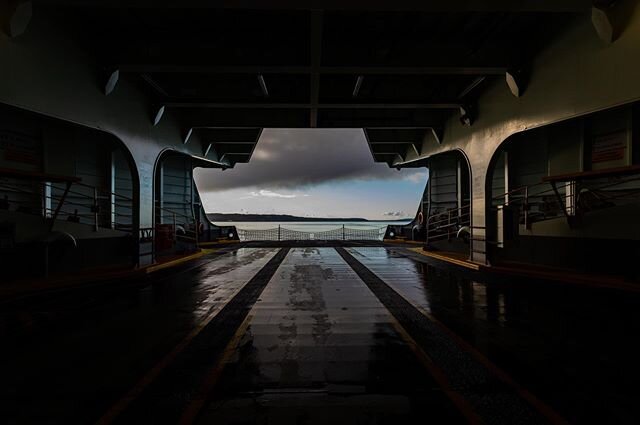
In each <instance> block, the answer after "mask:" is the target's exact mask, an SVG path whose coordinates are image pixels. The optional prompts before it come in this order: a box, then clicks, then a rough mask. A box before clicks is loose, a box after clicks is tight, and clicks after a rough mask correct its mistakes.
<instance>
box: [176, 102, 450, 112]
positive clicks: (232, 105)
mask: <svg viewBox="0 0 640 425" xmlns="http://www.w3.org/2000/svg"><path fill="white" fill-rule="evenodd" d="M164 105H165V106H166V107H168V108H203V109H218V108H219V109H310V108H312V109H313V108H315V109H316V110H317V109H458V108H460V106H461V105H462V104H461V103H456V102H442V103H439V102H436V103H317V104H315V105H314V104H311V103H218V102H166V103H164Z"/></svg>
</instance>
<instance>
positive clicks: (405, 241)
mask: <svg viewBox="0 0 640 425" xmlns="http://www.w3.org/2000/svg"><path fill="white" fill-rule="evenodd" d="M383 242H384V243H408V244H412V245H422V244H424V242H421V241H409V240H403V239H385V240H384V241H383Z"/></svg>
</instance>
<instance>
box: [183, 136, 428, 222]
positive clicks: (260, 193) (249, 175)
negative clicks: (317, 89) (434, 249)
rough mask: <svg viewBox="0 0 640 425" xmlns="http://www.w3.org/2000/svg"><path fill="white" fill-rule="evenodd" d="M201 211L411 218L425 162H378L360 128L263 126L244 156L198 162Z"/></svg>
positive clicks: (423, 180) (422, 182)
mask: <svg viewBox="0 0 640 425" xmlns="http://www.w3.org/2000/svg"><path fill="white" fill-rule="evenodd" d="M194 177H195V181H196V184H197V186H198V190H199V192H200V196H201V198H202V202H203V204H204V207H205V211H206V212H209V213H211V212H216V213H244V214H290V215H295V216H301V217H317V218H329V217H331V218H336V217H339V218H366V219H369V220H390V219H396V218H406V217H410V218H413V217H414V216H415V214H416V212H417V208H418V204H419V202H420V197H421V195H422V192H423V191H424V188H425V185H426V182H427V170H426V169H425V168H417V169H402V170H400V171H398V170H396V169H395V168H389V167H388V166H387V164H385V163H376V162H374V161H373V157H372V156H371V153H370V151H369V147H368V146H367V141H366V139H365V137H364V132H363V131H362V130H361V129H339V130H338V129H265V130H264V131H263V132H262V135H261V137H260V140H259V141H258V144H257V145H256V148H255V151H254V152H253V156H252V158H251V160H250V162H249V163H247V164H236V165H235V167H234V168H232V169H228V170H225V171H222V170H220V169H202V168H199V169H196V171H195V173H194Z"/></svg>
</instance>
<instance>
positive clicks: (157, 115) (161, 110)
mask: <svg viewBox="0 0 640 425" xmlns="http://www.w3.org/2000/svg"><path fill="white" fill-rule="evenodd" d="M155 111H156V113H155V115H154V117H153V125H154V126H155V125H158V123H159V122H160V120H161V119H162V115H164V105H161V106H160V107H158V108H157V109H155Z"/></svg>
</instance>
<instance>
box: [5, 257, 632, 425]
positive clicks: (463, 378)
mask: <svg viewBox="0 0 640 425" xmlns="http://www.w3.org/2000/svg"><path fill="white" fill-rule="evenodd" d="M337 249H338V251H336V250H335V249H333V248H295V249H292V250H291V251H289V253H288V254H287V256H286V257H285V254H286V253H287V250H286V249H284V250H282V251H279V250H278V249H270V248H251V249H249V248H242V249H239V250H237V251H235V252H233V253H228V254H225V255H222V256H219V257H209V258H207V259H206V260H204V261H202V262H200V263H197V264H196V266H197V267H195V268H192V269H189V270H181V271H180V270H178V271H174V272H173V273H171V274H168V275H165V276H164V277H160V278H158V277H156V278H154V279H153V280H152V281H150V282H146V283H148V285H147V286H142V285H131V286H126V285H121V286H116V287H107V286H105V287H103V288H102V289H100V288H94V289H90V290H86V291H75V290H74V291H69V292H65V293H60V294H51V295H50V296H42V297H37V298H34V299H29V300H25V301H24V302H22V301H17V302H15V303H11V304H4V305H2V310H0V336H1V337H2V346H3V349H2V350H0V377H1V379H2V386H1V388H0V418H2V421H1V422H2V423H9V424H13V423H15V424H18V423H19V424H23V423H37V424H40V423H60V424H65V425H67V424H73V423H92V422H94V421H95V419H96V418H97V417H99V416H100V415H101V414H103V413H104V412H105V411H106V410H107V409H108V408H109V407H110V406H112V405H113V403H114V401H115V400H119V399H121V398H122V397H123V395H125V394H127V392H128V391H129V390H130V389H131V388H132V386H133V385H134V384H135V383H136V382H138V381H139V380H140V379H141V378H142V377H143V376H145V374H146V373H147V372H148V371H149V370H150V369H151V368H153V367H154V366H156V365H157V364H158V363H159V360H160V359H163V358H164V356H165V355H166V354H167V353H169V352H170V351H172V350H173V349H174V348H175V347H176V346H177V345H178V344H179V343H180V342H181V341H183V340H184V338H185V335H187V334H189V333H190V332H192V331H193V330H194V329H195V328H198V327H201V329H202V332H201V333H199V334H198V335H197V338H196V339H194V340H193V343H190V344H189V345H188V346H187V348H186V349H185V351H184V352H183V353H182V355H181V356H178V357H176V358H175V359H174V360H173V361H172V362H171V363H169V364H167V365H166V368H165V369H164V372H163V373H164V375H161V378H158V379H157V380H156V381H155V382H153V383H151V384H150V385H149V387H148V388H147V389H146V390H145V393H144V397H137V398H136V401H137V402H139V403H138V404H137V405H136V406H138V407H140V406H142V410H135V409H134V414H133V415H132V416H120V417H118V418H119V419H120V420H121V421H120V422H119V423H143V422H144V420H142V419H144V418H149V417H150V415H149V414H148V413H147V412H148V410H145V408H146V407H147V406H162V405H163V403H164V400H165V399H163V398H161V397H159V396H158V394H159V393H158V392H156V391H157V390H158V388H160V389H162V390H163V391H165V394H166V395H167V397H168V398H167V399H171V400H174V401H175V400H178V401H179V402H180V403H178V404H177V405H176V406H177V407H178V408H179V409H178V410H176V409H174V407H176V406H173V405H172V406H169V407H170V408H171V409H173V410H175V411H174V412H173V413H174V414H175V415H177V417H180V415H181V413H182V410H180V409H182V406H183V405H189V406H191V405H193V404H194V403H193V399H192V396H193V395H194V394H196V395H197V397H201V396H203V397H201V398H200V399H198V400H199V401H201V402H202V404H200V405H199V407H198V410H197V411H198V412H200V413H201V415H200V416H199V417H198V420H199V422H200V423H214V422H215V423H216V424H227V423H229V424H231V423H234V424H236V423H278V424H281V423H283V424H287V423H310V424H313V423H329V422H334V423H336V424H337V423H349V424H351V423H375V424H381V423H382V424H384V423H394V424H395V423H399V422H401V421H405V420H411V421H420V422H423V421H431V422H432V423H459V422H461V421H463V420H464V418H463V417H462V416H461V411H462V410H464V409H460V411H458V410H457V409H459V408H460V404H458V403H456V404H455V405H456V406H457V407H456V408H454V407H453V404H452V402H451V401H450V398H448V397H446V396H445V395H444V394H443V390H442V387H443V386H444V387H446V385H443V384H442V380H441V379H440V378H437V379H436V380H434V379H433V376H437V373H434V370H436V369H439V370H440V372H442V373H443V374H444V375H446V376H444V378H445V380H448V382H449V383H450V384H451V387H450V388H452V389H453V392H456V393H457V394H458V395H461V396H462V397H463V398H465V399H466V400H467V401H468V402H470V403H469V405H470V406H471V407H472V409H473V410H474V411H475V413H479V414H482V415H481V416H482V419H483V420H484V419H486V418H487V417H489V418H493V420H490V421H486V422H487V423H515V422H514V421H513V418H514V417H516V418H518V417H519V418H520V419H522V418H523V417H524V416H518V414H519V413H518V412H519V410H518V409H520V408H518V409H515V410H514V409H513V408H511V410H509V409H508V408H506V407H513V406H515V404H516V403H512V402H511V401H510V400H514V398H513V397H516V399H517V400H519V402H522V400H523V398H522V397H520V396H522V393H521V392H519V390H517V389H516V390H514V389H513V388H514V387H513V386H511V387H510V386H509V385H507V384H505V382H504V380H501V379H499V378H496V376H497V375H496V374H495V369H491V367H488V366H486V364H485V363H482V362H478V360H477V357H474V356H475V354H473V355H471V354H470V352H471V351H472V350H471V349H470V348H469V347H468V345H467V346H465V344H464V343H462V344H461V343H460V341H459V337H461V338H462V339H464V340H465V341H467V342H468V343H469V344H471V345H472V346H474V347H475V348H477V350H478V351H480V352H481V353H483V354H484V356H485V357H486V358H488V359H489V360H490V362H492V363H493V364H495V365H497V366H499V367H500V368H501V369H502V370H504V371H506V372H507V373H508V374H509V375H510V376H511V377H512V378H513V380H515V381H516V382H517V383H518V384H520V385H521V386H522V387H524V388H525V389H527V390H529V391H530V392H531V393H533V394H534V395H535V396H537V397H538V398H539V399H541V400H542V401H544V402H545V403H546V404H547V405H548V406H550V407H551V408H552V409H553V410H555V411H556V412H559V413H560V414H561V415H562V416H564V417H565V418H566V419H567V420H568V421H569V422H570V423H607V424H609V423H618V424H625V423H638V418H640V414H639V413H638V407H637V405H638V403H637V402H638V400H640V394H639V391H638V390H637V381H638V378H639V377H640V365H639V363H638V361H637V359H638V358H640V349H639V348H637V347H636V345H637V344H634V341H635V336H636V335H638V333H639V332H640V320H638V319H640V317H639V316H640V296H639V295H638V294H636V293H630V292H616V291H606V290H601V289H587V288H581V287H570V286H564V285H560V284H557V283H554V284H549V283H545V282H533V281H523V280H518V279H512V280H506V279H502V280H500V281H498V280H491V281H489V280H488V276H481V275H478V274H474V275H473V277H474V279H476V280H475V281H474V280H470V279H469V278H468V277H469V276H470V275H469V274H468V273H462V274H461V273H460V272H459V271H458V270H447V269H441V268H435V267H433V266H430V265H427V263H425V262H421V261H420V260H416V259H413V258H409V257H405V256H403V255H401V254H402V252H403V251H402V250H400V249H397V248H390V249H387V248H383V247H370V248H367V247H357V248H351V249H348V250H347V251H345V250H344V249H343V248H337ZM349 253H350V255H349ZM283 258H284V261H283V262H282V263H280V261H282V259H283ZM390 288H391V289H390ZM385 291H386V292H385ZM258 294H260V295H258ZM398 294H400V295H401V296H402V297H404V299H402V297H400V296H399V295H398ZM256 299H257V300H258V301H256ZM405 299H406V300H409V301H410V303H411V304H413V305H415V306H419V307H420V308H421V309H423V310H424V311H426V313H425V314H426V315H424V314H422V313H420V312H419V311H418V310H416V309H415V308H412V307H411V305H410V304H407V303H406V301H405ZM254 303H255V304H254ZM405 304H407V305H405ZM223 306H224V308H223ZM218 311H220V313H219V314H217V315H216V317H215V319H213V320H212V321H211V322H207V318H211V317H212V316H213V314H214V313H216V312H218ZM247 312H249V316H248V317H247V319H246V320H245V315H246V314H247ZM227 313H228V314H227ZM392 314H393V315H392ZM230 318H231V319H233V320H231V319H230ZM203 323H205V324H206V323H208V325H207V326H204V325H203ZM240 323H242V325H240V327H238V326H239V324H240ZM442 324H443V325H444V327H442ZM236 330H237V331H236ZM234 332H235V334H236V335H235V337H233V338H232V336H233V333H234ZM454 333H455V335H454ZM456 335H457V336H456ZM214 340H215V344H213V342H212V341H214ZM218 340H219V341H218ZM411 341H414V342H411ZM414 343H415V344H414ZM209 345H210V346H211V347H209ZM212 347H213V349H212ZM225 347H228V348H230V349H229V350H228V351H225V350H224V348H225ZM416 347H418V348H416ZM420 350H423V353H426V355H427V356H428V357H429V358H430V359H431V361H432V365H431V366H430V368H429V369H428V370H429V371H430V372H427V369H426V368H425V362H424V358H422V357H420V352H419V351H420ZM220 353H224V354H225V355H224V356H220ZM194 359H198V362H195V361H194ZM220 359H222V361H220ZM196 363H198V365H199V366H198V368H196V367H195V366H194V365H195V364H196ZM434 365H435V369H434ZM219 366H224V368H221V367H219ZM210 370H214V371H215V370H220V371H221V374H219V375H217V378H216V381H215V384H214V385H211V386H210V387H208V386H206V385H204V386H202V385H201V383H200V382H199V381H200V380H206V377H207V376H209V375H208V372H209V371H210ZM201 371H202V373H201ZM430 373H431V374H433V376H432V375H430ZM492 374H493V375H492ZM186 375H189V376H188V378H189V379H186V381H185V379H182V378H183V377H184V376H186ZM201 375H202V376H201ZM167 377H168V378H167ZM172 377H173V378H172ZM176 377H178V378H180V379H177V378H176ZM191 378H193V385H192V386H193V388H190V387H189V385H190V384H191V381H190V379H191ZM172 379H174V380H172ZM436 382H437V383H436ZM178 383H180V384H184V385H182V386H180V385H178ZM199 388H206V390H203V391H201V393H200V392H198V391H199V390H198V389H199ZM194 390H195V392H194ZM449 396H450V397H451V392H450V393H449ZM509 397H511V398H509ZM144 400H146V401H149V400H151V403H147V404H145V402H143V401H144ZM485 401H486V403H485ZM154 403H155V404H154ZM501 403H502V404H501ZM202 406H204V407H203V408H202V409H200V407H202ZM503 406H506V407H505V408H504V409H503ZM530 407H534V406H533V404H532V405H531V406H528V407H527V409H529V408H530ZM538 407H539V406H538ZM491 409H493V410H491ZM152 410H153V411H154V412H155V413H156V414H155V416H154V418H155V419H159V421H158V422H160V423H173V422H175V421H173V422H172V421H169V420H166V419H165V420H164V421H163V420H162V419H163V416H162V415H163V411H162V409H159V408H158V409H152ZM156 410H157V412H156ZM483 412H484V413H483ZM487 412H491V414H487ZM496 412H499V413H502V415H493V413H496ZM514 412H515V413H514ZM536 412H537V413H541V414H542V412H541V411H540V409H538V410H537V411H536ZM128 417H136V418H138V419H140V420H138V421H137V422H127V418H128ZM467 417H468V416H467ZM545 417H547V418H548V416H545ZM505 418H508V420H507V419H505ZM532 418H533V419H532ZM536 418H537V416H535V415H529V423H532V420H535V419H536ZM520 422H522V421H520ZM533 423H538V422H533Z"/></svg>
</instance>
